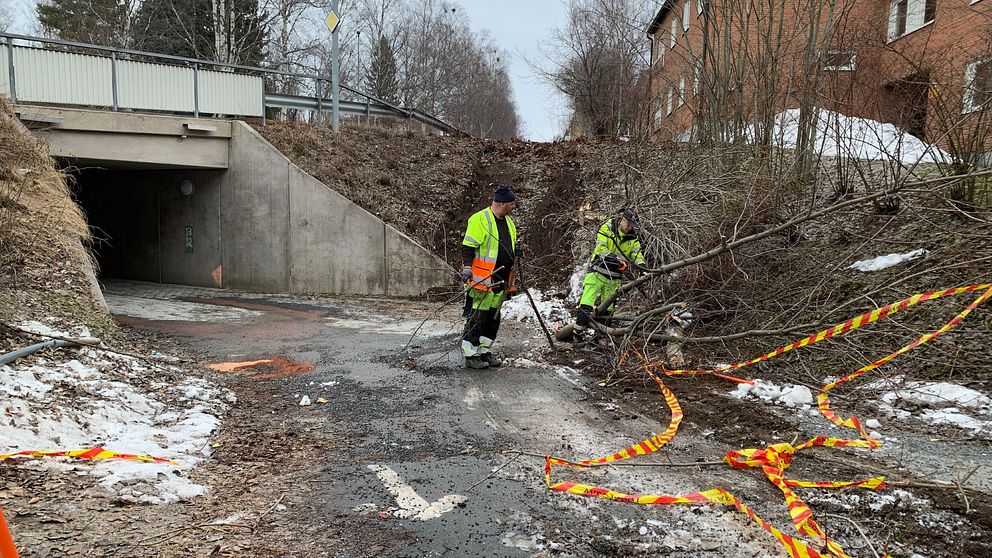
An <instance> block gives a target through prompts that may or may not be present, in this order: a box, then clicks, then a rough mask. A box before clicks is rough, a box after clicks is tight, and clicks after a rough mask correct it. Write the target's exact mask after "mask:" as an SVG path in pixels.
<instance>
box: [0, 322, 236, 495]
mask: <svg viewBox="0 0 992 558" xmlns="http://www.w3.org/2000/svg"><path fill="white" fill-rule="evenodd" d="M20 327H21V329H24V330H27V331H34V332H36V333H41V334H46V335H58V336H61V337H80V336H89V332H88V331H86V330H85V328H76V330H75V331H70V332H63V331H58V330H54V329H52V328H50V327H48V326H46V325H45V324H42V323H39V322H28V323H24V324H21V325H20ZM166 377H167V378H169V380H170V381H168V382H166V381H163V378H166ZM0 394H2V395H3V397H0V412H2V413H3V417H4V418H3V420H2V421H0V453H12V452H17V451H23V450H75V449H89V448H92V447H95V446H102V447H104V448H106V449H108V450H111V451H116V452H120V453H130V454H147V455H152V456H155V457H163V458H168V459H174V460H176V461H178V462H179V466H176V465H172V464H168V463H142V462H137V461H126V460H119V459H112V460H106V461H83V460H73V459H68V458H66V459H62V458H59V459H52V458H45V459H39V460H25V461H21V463H23V465H24V466H30V467H43V468H51V469H56V470H64V471H77V472H81V473H82V474H90V475H92V476H94V477H97V478H98V479H99V484H100V485H101V486H103V487H104V488H106V489H107V490H109V491H111V492H113V493H116V494H117V496H118V497H119V498H120V499H122V500H126V501H132V502H142V503H149V504H161V503H167V502H175V501H179V500H184V499H188V498H191V497H194V496H198V495H201V494H203V493H204V492H205V490H206V489H205V487H203V486H200V485H197V484H194V483H192V482H190V481H189V479H188V478H187V477H186V474H187V473H188V471H189V470H190V469H192V468H193V467H195V466H196V465H198V464H200V463H202V462H203V461H204V460H206V459H207V458H208V457H209V455H210V435H211V433H212V432H213V431H214V430H216V429H217V428H218V427H219V426H220V422H221V419H220V417H221V416H222V414H223V412H224V410H225V409H226V408H227V405H228V404H229V403H232V402H233V401H234V395H233V394H232V393H231V392H229V391H227V390H224V389H219V388H216V387H214V386H212V385H211V384H209V383H208V382H207V381H205V380H203V379H200V378H192V377H187V376H183V375H181V373H180V371H179V370H178V369H175V368H171V367H170V368H169V371H168V372H163V371H162V370H159V369H152V368H150V367H149V366H148V365H147V364H146V363H145V362H143V361H141V360H139V359H136V358H132V357H128V356H123V355H117V354H113V353H108V352H103V351H99V350H95V349H91V348H62V349H57V350H55V351H51V352H49V353H48V355H46V356H45V357H38V356H33V357H27V358H23V359H20V360H17V361H14V362H12V363H11V364H9V365H5V366H0Z"/></svg>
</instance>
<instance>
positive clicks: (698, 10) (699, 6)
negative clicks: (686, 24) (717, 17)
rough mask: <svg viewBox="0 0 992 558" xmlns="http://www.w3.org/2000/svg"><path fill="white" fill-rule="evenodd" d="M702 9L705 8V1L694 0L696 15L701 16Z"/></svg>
mask: <svg viewBox="0 0 992 558" xmlns="http://www.w3.org/2000/svg"><path fill="white" fill-rule="evenodd" d="M704 7H706V0H696V15H703V8H704Z"/></svg>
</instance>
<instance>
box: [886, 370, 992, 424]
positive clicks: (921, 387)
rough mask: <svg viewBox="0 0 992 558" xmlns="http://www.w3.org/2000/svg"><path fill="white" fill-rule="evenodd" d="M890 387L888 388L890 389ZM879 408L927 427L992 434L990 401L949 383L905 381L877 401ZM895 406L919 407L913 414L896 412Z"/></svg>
mask: <svg viewBox="0 0 992 558" xmlns="http://www.w3.org/2000/svg"><path fill="white" fill-rule="evenodd" d="M890 388H891V386H890ZM879 399H880V401H879V403H878V405H879V407H880V408H881V409H882V410H883V411H885V412H887V413H889V414H890V415H892V416H894V417H896V418H899V419H903V420H905V419H909V418H911V417H915V418H917V419H919V420H921V421H923V422H927V423H930V424H945V425H951V426H956V427H958V428H961V429H963V430H970V431H972V432H973V433H978V432H981V431H992V419H989V418H984V417H983V415H984V416H989V415H992V398H990V397H989V396H987V395H985V394H983V393H981V392H978V391H975V390H973V389H970V388H966V387H964V386H959V385H957V384H952V383H949V382H905V383H904V384H903V385H902V386H900V387H899V388H898V389H894V390H893V391H887V392H885V393H883V394H882V396H881V397H880V398H879ZM897 403H902V404H910V405H912V406H914V407H917V408H919V410H918V411H916V412H913V411H910V410H906V409H897V408H896V407H895V405H896V404H897Z"/></svg>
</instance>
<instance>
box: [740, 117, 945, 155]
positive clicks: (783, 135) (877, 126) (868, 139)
mask: <svg viewBox="0 0 992 558" xmlns="http://www.w3.org/2000/svg"><path fill="white" fill-rule="evenodd" d="M799 116H800V111H799V109H788V110H785V111H783V112H780V113H778V114H777V115H775V119H774V122H773V129H772V142H773V143H774V144H775V145H777V146H779V147H782V148H784V149H795V148H796V146H797V145H798V138H799ZM745 134H746V135H747V136H748V137H751V138H753V137H754V127H753V126H751V127H749V129H748V130H746V131H745ZM812 150H813V152H814V153H816V154H818V155H821V156H824V157H844V158H851V159H863V160H880V161H899V162H901V163H905V164H908V165H913V164H916V163H918V162H922V163H936V162H940V161H948V160H950V155H948V154H947V153H946V152H944V151H943V150H941V149H940V148H939V147H937V146H935V145H929V144H927V143H925V142H923V141H921V140H920V139H919V138H917V137H915V136H912V135H910V134H907V133H905V132H903V131H901V130H900V129H899V128H897V127H896V126H893V125H892V124H886V123H884V122H879V121H877V120H871V119H868V118H855V117H852V116H846V115H844V114H841V113H838V112H833V111H829V110H822V109H821V110H820V111H819V113H818V114H817V119H816V137H815V138H814V141H813V146H812Z"/></svg>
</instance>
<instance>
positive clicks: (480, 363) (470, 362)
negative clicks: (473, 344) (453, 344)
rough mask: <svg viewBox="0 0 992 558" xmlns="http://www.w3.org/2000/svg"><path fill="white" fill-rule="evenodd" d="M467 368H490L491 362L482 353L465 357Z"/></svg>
mask: <svg viewBox="0 0 992 558" xmlns="http://www.w3.org/2000/svg"><path fill="white" fill-rule="evenodd" d="M465 368H472V369H474V370H482V369H483V368H489V363H488V362H486V360H485V359H484V358H482V356H481V355H476V356H470V357H465Z"/></svg>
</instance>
